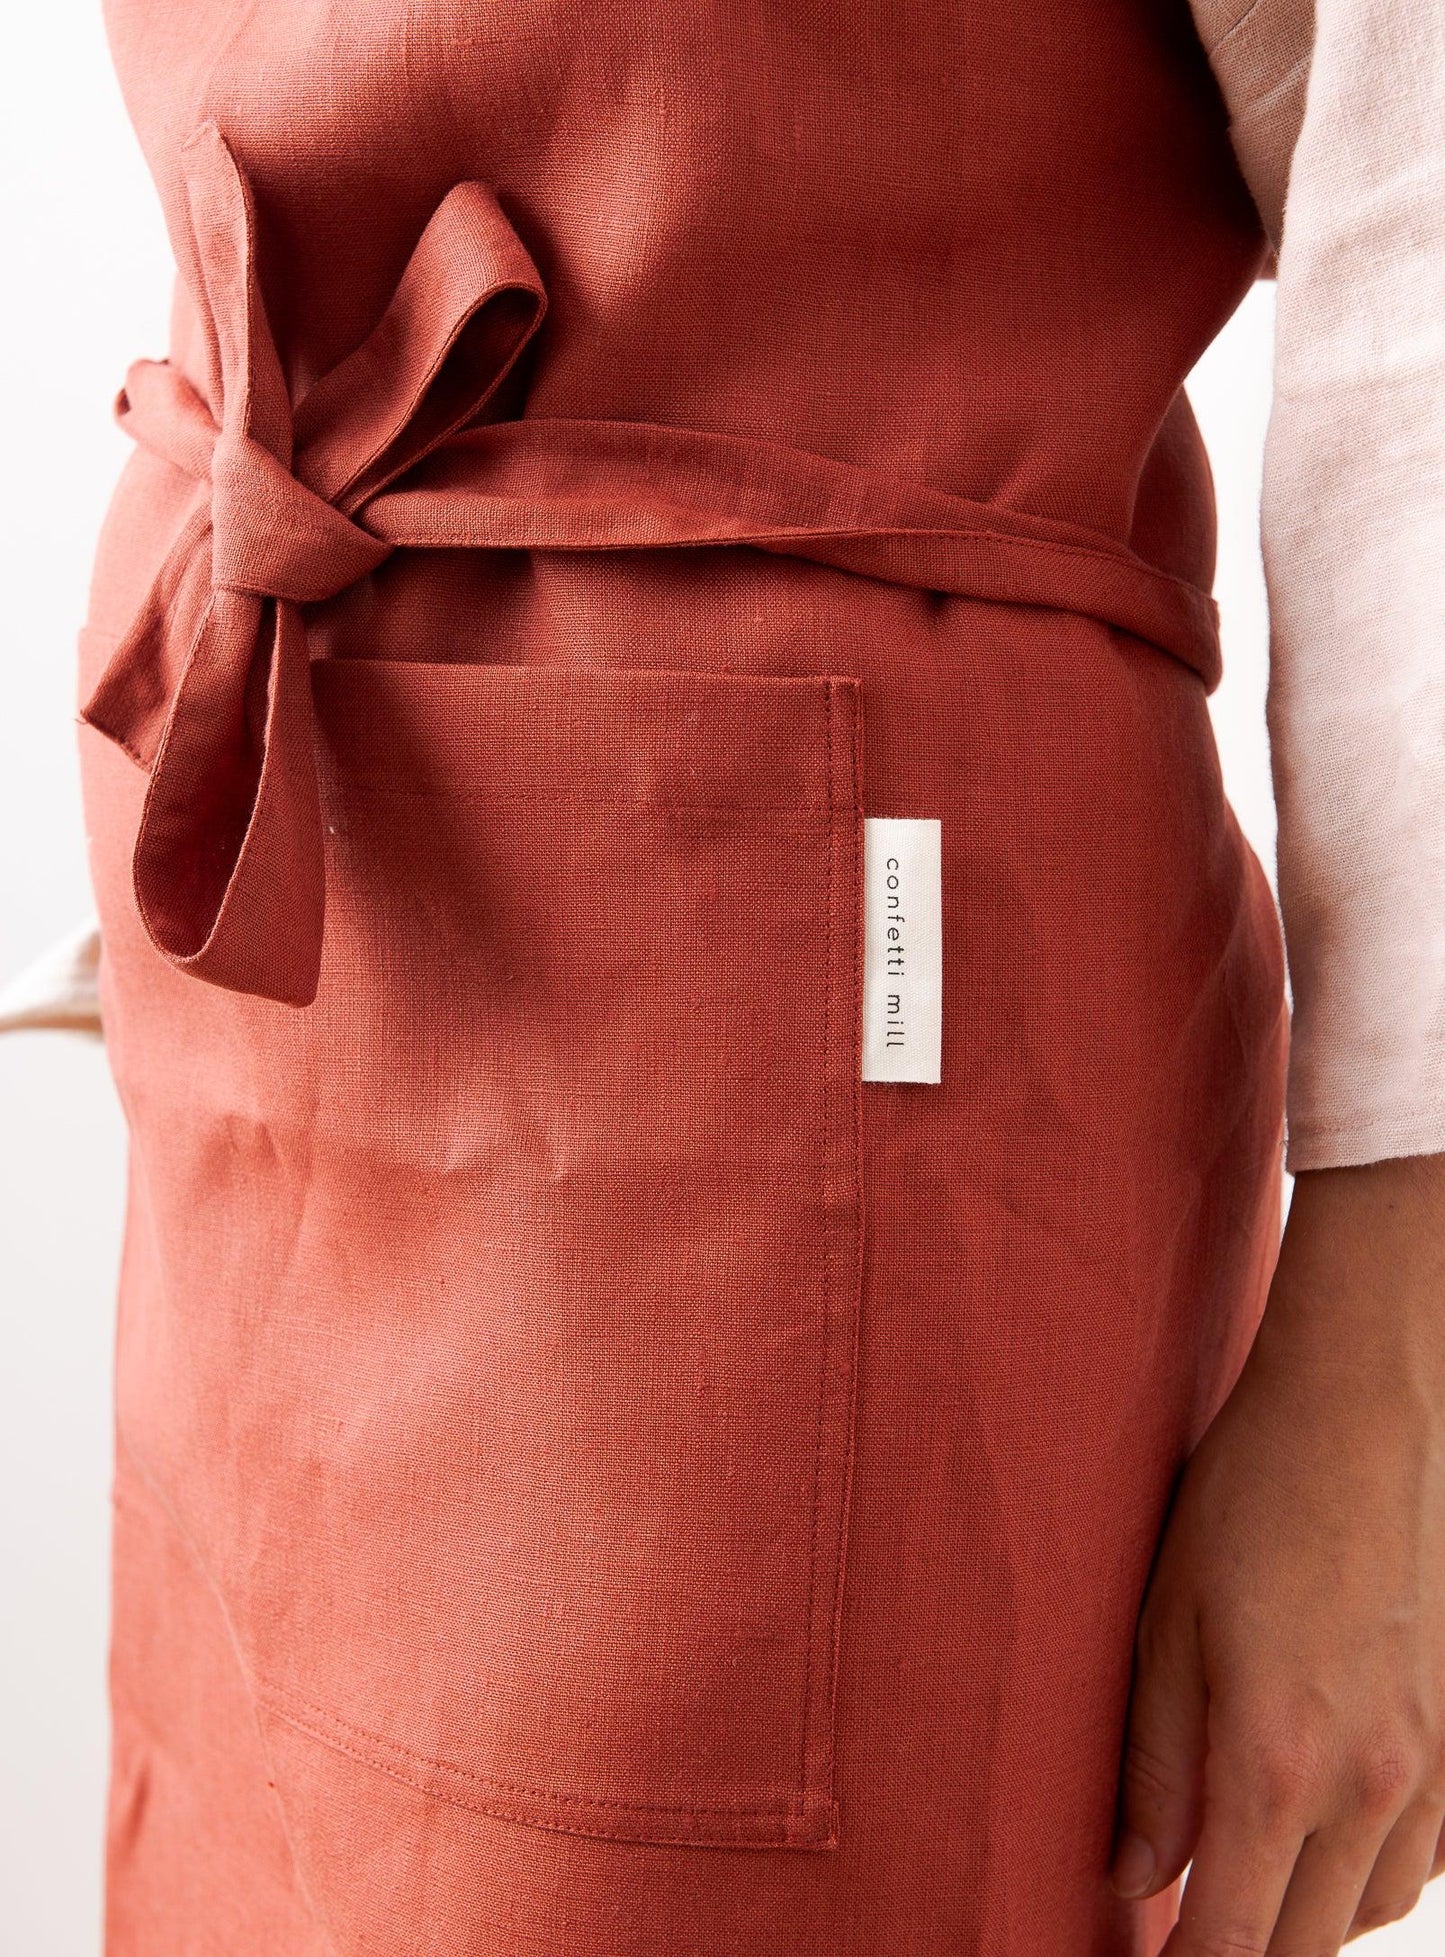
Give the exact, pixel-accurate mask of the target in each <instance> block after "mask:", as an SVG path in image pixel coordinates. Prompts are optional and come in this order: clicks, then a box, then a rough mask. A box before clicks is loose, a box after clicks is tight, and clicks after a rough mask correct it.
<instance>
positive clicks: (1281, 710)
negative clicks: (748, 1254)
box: [1196, 0, 1445, 1170]
mask: <svg viewBox="0 0 1445 1957" xmlns="http://www.w3.org/2000/svg"><path fill="white" fill-rule="evenodd" d="M1314 11H1315V18H1314V20H1313V23H1311V20H1310V10H1309V9H1308V7H1302V6H1301V5H1299V4H1298V0H1253V4H1246V0H1197V6H1196V14H1197V18H1198V20H1199V24H1200V29H1201V33H1202V34H1203V36H1204V40H1205V45H1206V47H1207V48H1208V49H1209V52H1210V56H1211V60H1212V61H1213V64H1214V67H1215V71H1216V73H1217V74H1218V75H1219V78H1220V83H1221V86H1222V88H1223V90H1224V94H1225V98H1226V101H1227V102H1228V104H1229V107H1230V110H1231V115H1232V118H1233V127H1234V133H1235V142H1236V148H1237V151H1238V154H1239V158H1240V163H1241V167H1242V168H1243V170H1244V172H1245V174H1246V176H1247V177H1248V178H1249V180H1250V183H1251V188H1252V189H1253V190H1254V192H1255V196H1256V199H1257V201H1258V203H1259V206H1260V210H1261V213H1262V215H1263V216H1264V218H1265V222H1266V224H1267V226H1268V227H1269V228H1270V230H1271V232H1272V234H1273V236H1274V238H1275V240H1276V244H1277V276H1278V289H1277V313H1276V337H1275V360H1274V400H1273V406H1272V410H1271V416H1270V423H1269V432H1268V437H1267V442H1266V451H1265V479H1264V497H1263V506H1262V511H1261V542H1262V547H1263V552H1264V562H1265V572H1266V577H1267V581H1268V588H1269V600H1270V680H1269V697H1268V717H1269V729H1270V742H1271V752H1272V765H1273V772H1274V786H1275V797H1276V802H1277V805H1278V812H1279V885H1280V906H1281V910H1282V913H1283V917H1284V927H1285V937H1286V943H1287V946H1288V952H1289V963H1290V978H1291V989H1292V992H1293V1003H1294V1016H1293V1032H1292V1042H1291V1056H1290V1076H1289V1099H1288V1127H1289V1140H1288V1154H1287V1161H1288V1166H1289V1167H1290V1168H1291V1169H1295V1170H1299V1169H1311V1168H1324V1167H1329V1166H1333V1165H1340V1164H1347V1163H1359V1162H1370V1161H1376V1160H1379V1159H1381V1158H1384V1157H1387V1156H1395V1155H1413V1154H1428V1153H1436V1152H1439V1151H1441V1150H1445V0H1414V4H1413V5H1410V6H1408V7H1407V6H1406V5H1404V4H1402V0H1318V5H1317V7H1316V9H1315V10H1314ZM1311 25H1312V27H1313V33H1312V37H1311ZM1311 38H1312V51H1311V45H1310V43H1311ZM1296 132H1297V139H1296ZM1291 149H1292V150H1293V159H1292V162H1291V161H1289V154H1290V151H1291ZM1286 187H1287V194H1286Z"/></svg>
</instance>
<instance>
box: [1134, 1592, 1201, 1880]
mask: <svg viewBox="0 0 1445 1957" xmlns="http://www.w3.org/2000/svg"><path fill="white" fill-rule="evenodd" d="M1207 1721H1208V1700H1207V1697H1206V1693H1205V1688H1204V1671H1203V1664H1202V1661H1201V1658H1200V1653H1199V1640H1198V1637H1197V1635H1196V1632H1195V1626H1194V1619H1193V1616H1192V1614H1190V1613H1189V1612H1187V1611H1183V1610H1174V1611H1170V1610H1168V1609H1166V1608H1163V1607H1153V1606H1146V1608H1145V1610H1144V1613H1143V1616H1142V1617H1141V1619H1140V1624H1139V1636H1138V1641H1137V1645H1136V1659H1135V1673H1134V1689H1133V1694H1132V1698H1131V1701H1130V1707H1129V1737H1128V1743H1127V1746H1126V1749H1125V1754H1124V1771H1123V1778H1122V1782H1121V1787H1120V1803H1119V1805H1120V1822H1119V1835H1118V1842H1117V1846H1116V1848H1115V1851H1114V1862H1113V1867H1112V1869H1111V1871H1110V1874H1111V1880H1112V1881H1113V1884H1114V1888H1115V1890H1116V1891H1117V1892H1118V1894H1119V1895H1121V1896H1129V1897H1144V1896H1153V1895H1157V1894H1158V1892H1159V1891H1160V1890H1161V1889H1167V1888H1168V1886H1169V1884H1170V1883H1171V1882H1173V1881H1175V1879H1176V1878H1177V1877H1178V1876H1179V1875H1180V1874H1181V1873H1182V1872H1183V1870H1184V1867H1185V1864H1186V1863H1187V1862H1188V1860H1189V1857H1190V1855H1191V1854H1192V1853H1193V1849H1194V1843H1195V1840H1196V1838H1197V1837H1198V1834H1199V1825H1200V1816H1201V1812H1202V1802H1203V1783H1204V1757H1205V1749H1206V1745H1207V1732H1208V1724H1207Z"/></svg>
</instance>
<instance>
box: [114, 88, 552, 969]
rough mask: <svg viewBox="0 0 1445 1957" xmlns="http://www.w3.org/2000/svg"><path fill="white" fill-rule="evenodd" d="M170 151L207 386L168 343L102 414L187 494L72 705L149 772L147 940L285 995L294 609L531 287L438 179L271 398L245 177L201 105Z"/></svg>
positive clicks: (533, 281) (512, 256) (300, 755)
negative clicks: (383, 287)
mask: <svg viewBox="0 0 1445 1957" xmlns="http://www.w3.org/2000/svg"><path fill="white" fill-rule="evenodd" d="M182 166H183V170H184V182H185V190H186V207H187V214H188V219H189V222H188V225H187V226H186V227H185V229H184V232H183V235H182V236H180V237H179V238H178V239H177V241H176V242H177V246H178V258H179V260H180V263H181V269H182V272H183V275H184V276H185V278H186V282H187V284H188V286H189V289H190V292H191V296H192V299H193V301H194V303H195V306H196V312H197V316H198V319H199V321H200V325H201V328H202V331H203V335H204V340H205V346H206V353H207V367H208V377H207V390H206V394H205V395H204V396H203V395H202V394H201V393H200V392H198V390H197V389H196V388H195V387H193V386H192V385H191V383H190V381H189V380H188V379H187V378H186V377H185V376H184V375H183V374H181V373H180V372H179V371H178V370H177V369H176V368H174V367H173V366H172V365H171V364H170V363H169V362H165V361H139V362H137V363H136V364H135V365H134V366H133V367H132V368H131V369H130V371H129V373H128V374H127V376H126V384H125V387H124V389H123V391H122V393H121V395H120V397H119V399H118V401H117V404H116V410H117V418H118V420H119V421H120V424H121V426H122V427H123V428H125V429H126V431H127V432H128V433H129V434H131V435H132V436H134V437H135V439H136V440H137V441H139V442H140V443H141V444H142V445H143V446H144V447H145V448H147V449H149V450H150V451H152V452H153V453H155V454H156V455H159V456H161V457H163V458H164V459H165V460H166V461H168V462H170V463H172V464H173V465H174V466H175V467H177V468H179V469H181V470H182V471H183V472H184V473H186V474H187V475H189V476H191V477H192V478H193V479H194V480H195V482H196V492H195V496H194V498H193V501H192V504H191V506H190V508H189V510H188V512H187V513H186V516H185V518H184V520H183V521H182V523H181V527H180V530H179V532H178V534H177V536H176V538H175V540H174V542H173V543H172V545H171V547H170V549H169V551H168V552H167V554H166V556H165V558H164V560H163V561H162V563H161V566H160V568H159V570H158V571H157V573H156V576H155V578H154V580H153V582H152V584H151V586H150V589H149V590H148V592H147V593H146V595H145V597H144V599H143V600H142V602H141V605H140V608H139V610H138V612H137V614H136V617H135V618H134V620H133V621H132V623H131V625H130V627H129V629H128V630H127V632H126V634H125V636H124V637H123V638H122V639H121V641H120V643H119V644H118V645H117V647H116V649H115V652H114V653H113V655H112V657H111V659H110V661H109V663H108V665H107V666H106V669H105V671H104V673H103V674H102V675H101V678H100V681H99V683H98V685H97V686H96V688H95V690H94V692H93V693H92V694H91V697H90V699H89V700H88V701H87V702H86V704H85V707H84V709H83V718H84V719H85V720H86V721H87V722H89V724H90V725H92V726H93V727H95V728H97V729H98V730H99V731H100V732H101V733H103V734H105V735H107V736H109V738H111V739H112V740H115V741H117V742H119V743H120V744H121V745H122V746H123V747H125V748H126V749H127V750H128V751H129V752H130V753H131V754H132V755H134V756H135V758H136V759H137V760H139V761H140V762H141V763H142V764H143V765H144V766H146V767H147V768H148V769H149V771H150V782H149V786H148V788H147V792H146V797H145V803H144V807H143V809H142V814H141V821H140V827H139V831H138V833H137V838H136V845H135V858H134V876H135V892H136V900H137V903H138V905H139V909H140V914H141V917H142V919H143V921H144V924H145V927H146V930H147V932H148V934H149V936H150V938H151V940H152V942H153V943H154V944H155V946H156V947H157V949H158V950H160V951H161V952H162V953H163V954H164V955H165V957H167V958H168V959H169V960H170V961H171V963H172V964H174V965H176V966H178V967H180V968H181V969H182V970H185V971H188V972H191V973H193V974H195V975H196V976H198V977H201V978H204V979H207V980H209V981H211V982H212V983H213V984H216V985H221V986H225V987H229V988H230V989H232V990H235V991H241V992H250V993H256V994H259V995H261V996H263V997H266V998H271V999H276V1000H280V1001H283V1002H285V1003H288V1004H293V1005H307V1004H309V1003H310V1002H311V1000H312V999H313V998H314V997H315V994H316V988H317V983H318V978H319V973H320V965H321V945H322V936H323V929H324V914H325V871H324V863H323V839H322V820H321V806H320V795H319V790H318V785H317V777H316V762H315V747H314V730H313V724H312V709H311V685H310V655H309V650H308V646H307V638H306V629H305V625H304V622H303V620H302V617H301V614H300V611H299V609H298V608H299V607H300V606H302V605H306V604H313V603H316V602H319V601H321V600H323V599H327V598H332V597H335V596H336V595H337V594H338V593H340V592H342V591H344V590H346V588H347V587H348V586H349V585H352V584H354V583H356V582H357V581H358V580H359V579H361V578H363V577H365V576H367V575H368V573H370V572H372V571H374V570H376V569H377V568H378V566H379V565H380V564H381V563H382V562H383V561H384V560H385V559H386V558H387V557H388V556H389V555H390V553H391V550H392V549H393V548H394V545H393V544H392V543H389V542H387V541H385V540H384V539H382V538H380V537H378V536H375V535H373V534H372V533H371V532H370V531H368V529H367V527H366V522H365V516H366V505H367V503H368V501H369V500H370V499H372V498H374V497H376V496H377V495H379V494H380V493H381V492H382V491H383V490H385V489H386V488H387V487H388V486H389V485H391V484H393V483H395V482H396V481H397V479H398V478H399V477H401V476H402V475H403V474H404V473H405V472H406V471H407V470H409V469H411V468H412V467H413V466H414V465H415V464H417V463H419V462H420V461H422V459H423V458H424V457H426V456H428V455H430V454H431V453H432V451H433V450H435V449H436V448H438V447H439V446H440V445H441V444H442V443H444V442H445V441H447V439H448V438H449V437H450V436H452V435H453V434H455V433H456V431H457V430H459V429H460V428H461V427H462V426H463V425H464V424H465V423H467V422H469V421H472V420H475V419H476V418H477V417H478V416H479V415H480V414H481V411H482V410H483V409H484V408H485V406H486V404H487V402H488V401H489V400H490V398H491V396H492V395H493V394H494V393H495V391H496V389H497V387H498V386H499V385H500V383H501V381H502V380H503V379H504V377H505V376H506V374H507V373H508V371H509V370H510V368H511V367H512V365H513V363H514V362H515V360H516V359H517V357H518V355H519V354H520V353H521V351H522V349H523V348H524V347H525V346H526V344H527V342H528V341H529V340H530V338H531V337H532V335H533V333H534V332H535V331H536V328H537V326H538V324H539V323H540V321H541V318H542V315H543V312H544V311H545V309H546V295H545V292H544V290H543V286H542V282H541V279H540V276H539V275H538V272H537V269H536V267H535V265H534V264H533V263H532V260H531V258H530V257H529V256H528V254H527V252H526V250H525V248H524V247H523V245H522V243H521V241H520V239H519V238H518V237H517V235H516V233H515V231H514V230H513V229H512V227H511V225H510V224H509V223H508V221H507V219H506V218H505V216H504V215H503V213H502V211H501V210H500V208H499V207H498V205H497V203H496V200H495V198H494V197H493V196H492V195H491V193H490V191H488V190H487V189H486V188H485V187H484V186H483V185H481V184H478V183H463V184H459V185H457V186H455V187H454V188H453V189H452V190H451V191H449V192H448V194H447V195H446V197H444V198H443V200H442V202H441V203H440V204H439V205H438V207H437V209H436V211H435V213H434V214H433V216H432V218H431V220H430V222H429V223H428V224H427V226H426V228H425V230H424V231H423V233H422V235H421V238H420V239H419V241H418V243H417V246H416V248H415V250H414V252H413V253H412V256H411V259H410V262H409V263H408V265H407V267H406V269H405V271H404V273H403V274H402V278H401V281H400V283H399V284H398V286H397V288H396V291H395V293H394V295H393V297H392V300H391V302H390V304H389V305H388V307H387V309H386V311H385V313H384V315H383V317H382V318H381V320H380V321H379V323H378V324H377V326H376V327H375V328H374V329H373V331H372V333H371V334H370V335H369V337H368V338H367V339H365V340H364V341H363V342H362V343H361V345H360V346H359V347H357V348H356V350H355V351H354V352H353V353H351V354H349V355H348V356H347V357H346V358H345V359H344V360H342V361H341V362H340V364H339V365H338V366H336V367H334V368H332V369H331V371H330V372H329V373H327V374H325V375H323V376H322V377H321V379H320V380H318V381H317V382H316V383H315V385H314V386H313V387H312V388H311V389H310V390H309V392H308V393H307V394H306V395H305V396H304V397H303V398H302V399H301V401H300V402H299V403H298V404H295V405H294V406H293V403H292V400H291V396H290V392H289V389H288V387H287V385H286V381H285V378H284V375H283V373H282V369H281V363H280V359H279V357H278V355H277V351H276V345H275V341H274V339H273V338H272V335H271V330H270V326H269V323H268V321H267V316H266V309H265V305H264V301H263V298H262V294H261V291H260V287H259V283H258V279H257V273H256V262H255V241H256V216H255V209H254V205H253V202H252V197H251V192H250V188H249V185H248V184H247V182H246V179H245V177H244V176H243V174H242V172H241V170H240V168H239V166H238V165H237V162H236V159H235V157H234V156H233V155H232V153H231V150H230V149H229V147H228V146H227V144H226V142H225V139H224V138H223V136H222V135H221V133H220V131H219V129H218V128H217V127H216V126H215V124H214V123H205V124H203V125H202V126H201V127H200V128H199V129H198V130H197V131H196V133H195V134H194V135H193V136H192V137H191V138H190V140H189V141H188V142H187V143H186V145H185V147H184V149H183V151H182Z"/></svg>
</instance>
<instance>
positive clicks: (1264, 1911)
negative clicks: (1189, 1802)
mask: <svg viewBox="0 0 1445 1957" xmlns="http://www.w3.org/2000/svg"><path fill="white" fill-rule="evenodd" d="M1291 1816H1292V1807H1291V1805H1290V1804H1288V1803H1286V1802H1283V1801H1279V1802H1275V1801H1265V1802H1261V1801H1256V1800H1253V1799H1249V1798H1241V1797H1240V1796H1239V1795H1237V1794H1236V1793H1235V1792H1234V1790H1233V1788H1230V1789H1226V1790H1225V1791H1222V1792H1221V1793H1220V1795H1219V1797H1218V1798H1217V1799H1213V1798H1212V1799H1211V1801H1210V1803H1209V1806H1208V1807H1207V1809H1206V1812H1205V1818H1204V1826H1203V1828H1202V1830H1201V1831H1200V1836H1199V1843H1198V1846H1197V1848H1196V1849H1195V1852H1194V1864H1193V1867H1192V1868H1191V1869H1190V1871H1189V1880H1188V1882H1187V1883H1186V1884H1185V1887H1184V1901H1183V1904H1182V1905H1181V1907H1180V1911H1179V1921H1178V1923H1177V1924H1176V1926H1175V1928H1174V1931H1173V1933H1172V1934H1171V1936H1170V1938H1169V1941H1168V1942H1167V1943H1166V1944H1165V1946H1164V1951H1163V1957H1225V1953H1226V1952H1228V1953H1229V1957H1264V1953H1265V1952H1267V1951H1268V1950H1269V1949H1270V1939H1271V1937H1272V1936H1273V1935H1274V1928H1275V1924H1276V1923H1277V1922H1278V1920H1279V1914H1280V1911H1281V1909H1282V1908H1283V1906H1284V1899H1285V1896H1286V1895H1287V1894H1288V1891H1289V1886H1290V1880H1291V1877H1292V1876H1293V1874H1294V1869H1295V1864H1296V1862H1297V1860H1298V1858H1299V1854H1300V1850H1301V1849H1302V1847H1303V1846H1304V1841H1305V1835H1304V1831H1303V1829H1302V1828H1301V1827H1300V1825H1299V1824H1298V1823H1297V1822H1295V1821H1294V1820H1293V1819H1292V1818H1291ZM1363 1880H1364V1878H1363V1876H1362V1877H1361V1881H1362V1882H1363ZM1347 1920H1348V1919H1347ZM1320 1948H1321V1949H1323V1948H1325V1946H1323V1945H1321V1946H1320Z"/></svg>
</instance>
